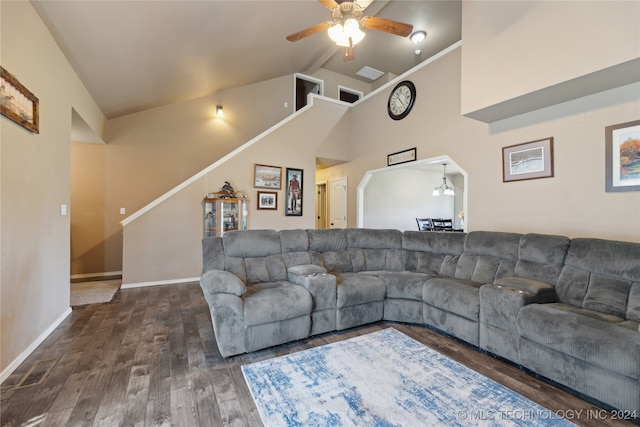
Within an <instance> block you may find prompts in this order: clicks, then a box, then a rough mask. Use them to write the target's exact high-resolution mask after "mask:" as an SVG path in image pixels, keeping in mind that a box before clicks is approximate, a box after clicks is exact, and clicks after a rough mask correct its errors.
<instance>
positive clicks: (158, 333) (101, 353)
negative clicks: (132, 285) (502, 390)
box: [0, 283, 632, 427]
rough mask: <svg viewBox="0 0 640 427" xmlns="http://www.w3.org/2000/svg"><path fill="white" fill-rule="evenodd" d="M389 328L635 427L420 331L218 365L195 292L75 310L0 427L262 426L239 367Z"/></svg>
mask: <svg viewBox="0 0 640 427" xmlns="http://www.w3.org/2000/svg"><path fill="white" fill-rule="evenodd" d="M390 326H393V327H394V328H396V329H398V330H399V331H401V332H403V333H405V334H407V335H409V336H411V337H413V338H414V339H416V340H418V341H420V342H422V343H424V344H426V345H428V346H430V347H432V348H434V349H436V350H438V351H440V352H441V353H443V354H445V355H447V356H448V357H450V358H452V359H455V360H457V361H459V362H461V363H463V364H464V365H466V366H468V367H470V368H471V369H474V370H476V371H478V372H480V373H482V374H484V375H486V376H488V377H490V378H493V379H494V380H496V381H498V382H500V383H502V384H504V385H506V386H507V387H509V388H511V389H513V390H515V391H517V392H518V393H520V394H522V395H524V396H526V397H528V398H529V399H531V400H533V401H535V402H537V403H539V404H541V405H542V406H544V407H546V408H548V409H550V410H552V411H571V412H569V413H570V414H576V415H577V414H578V411H584V412H583V413H582V415H581V417H580V418H578V419H574V420H572V421H573V422H575V423H576V424H577V425H581V426H602V425H611V426H614V425H615V426H623V425H632V424H630V423H627V422H624V421H617V420H611V419H602V418H601V416H602V415H605V414H607V415H608V412H607V411H599V408H597V407H596V406H593V405H591V404H589V403H587V402H585V401H583V400H581V399H579V398H577V397H575V396H572V395H570V394H567V393H565V392H563V391H561V390H558V389H557V388H555V387H552V386H551V385H548V384H546V383H544V382H542V381H539V380H537V379H535V378H533V377H532V376H530V375H528V374H526V373H525V372H523V371H521V370H519V369H518V368H516V367H514V366H511V365H509V364H506V363H504V362H502V361H500V360H498V359H495V358H493V357H491V356H489V355H486V354H483V353H480V352H478V351H476V350H474V349H473V348H470V347H468V346H466V345H464V344H462V343H459V342H457V341H454V340H451V339H449V338H447V337H444V336H442V335H440V334H438V333H435V332H433V331H431V330H429V329H427V328H425V327H423V326H417V325H406V324H396V323H385V322H380V323H376V324H373V325H368V326H365V327H360V328H354V329H351V330H347V331H341V332H335V333H331V334H325V335H321V336H316V337H312V338H309V339H306V340H302V341H297V342H294V343H290V344H286V345H282V346H278V347H274V348H270V349H266V350H262V351H259V352H255V353H251V354H245V355H241V356H236V357H231V358H227V359H223V358H222V357H221V356H220V354H219V352H218V350H217V348H216V346H215V338H214V336H213V330H212V326H211V318H210V315H209V311H208V307H207V304H206V302H205V300H204V297H203V295H202V292H201V291H200V287H199V286H198V284H197V283H194V284H182V285H173V286H157V287H148V288H137V289H128V290H121V291H119V292H118V293H117V294H116V297H115V298H114V300H113V301H112V302H111V303H108V304H95V305H89V306H84V307H79V308H77V309H74V310H73V314H72V315H71V316H69V317H68V318H67V319H66V320H65V321H64V322H63V323H62V324H61V325H60V326H59V327H58V328H57V329H56V330H55V331H54V332H53V333H52V334H51V335H50V336H49V337H48V338H47V339H46V341H45V342H44V343H43V344H42V345H40V346H39V347H38V348H37V349H36V350H35V351H34V352H33V354H31V355H30V356H29V358H28V359H27V360H26V361H25V362H24V363H23V364H21V365H20V367H19V368H18V369H17V370H16V371H15V372H14V373H13V374H12V375H11V376H10V377H9V378H8V379H7V380H6V381H5V382H4V383H3V384H2V386H1V390H0V392H1V393H0V411H1V425H2V426H3V427H4V426H56V427H58V426H110V427H111V426H222V425H225V426H227V425H231V426H261V425H262V423H261V421H260V416H259V415H258V412H257V409H256V407H255V405H254V403H253V400H252V398H251V395H250V394H249V390H248V389H247V386H246V384H245V382H244V378H243V376H242V372H241V370H240V367H241V366H242V365H243V364H247V363H252V362H255V361H258V360H262V359H265V358H271V357H274V356H278V355H281V354H286V353H290V352H295V351H299V350H302V349H305V348H310V347H315V346H320V345H323V344H327V343H329V342H335V341H340V340H344V339H346V338H350V337H353V336H357V335H360V334H365V333H368V332H371V331H375V330H379V329H381V328H387V327H390ZM588 411H592V412H591V417H590V418H592V419H588V417H587V415H586V414H587V413H588ZM594 414H596V415H597V416H594Z"/></svg>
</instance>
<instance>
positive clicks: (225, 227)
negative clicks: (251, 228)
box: [202, 198, 247, 237]
mask: <svg viewBox="0 0 640 427" xmlns="http://www.w3.org/2000/svg"><path fill="white" fill-rule="evenodd" d="M202 205H203V207H204V237H213V236H222V235H223V234H224V233H226V232H227V231H231V230H246V229H247V199H232V198H224V199H223V198H205V199H204V200H203V201H202Z"/></svg>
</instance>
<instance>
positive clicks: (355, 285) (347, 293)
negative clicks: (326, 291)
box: [336, 273, 387, 308]
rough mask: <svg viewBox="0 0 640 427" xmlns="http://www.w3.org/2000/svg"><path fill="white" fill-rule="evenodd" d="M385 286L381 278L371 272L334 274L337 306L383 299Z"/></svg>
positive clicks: (385, 290)
mask: <svg viewBox="0 0 640 427" xmlns="http://www.w3.org/2000/svg"><path fill="white" fill-rule="evenodd" d="M386 292H387V288H386V286H385V284H384V282H383V281H382V279H380V278H378V277H376V276H374V275H372V274H361V273H340V274H336V293H337V303H336V304H337V307H338V308H342V307H349V306H352V305H358V304H364V303H369V302H379V301H384V297H385V295H386Z"/></svg>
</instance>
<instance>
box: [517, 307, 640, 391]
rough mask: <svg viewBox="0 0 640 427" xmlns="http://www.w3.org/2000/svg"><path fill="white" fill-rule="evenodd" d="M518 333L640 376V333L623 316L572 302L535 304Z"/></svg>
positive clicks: (523, 315) (523, 317) (524, 311)
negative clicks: (627, 323) (590, 308)
mask: <svg viewBox="0 0 640 427" xmlns="http://www.w3.org/2000/svg"><path fill="white" fill-rule="evenodd" d="M517 326H518V333H519V334H520V335H521V336H522V337H524V338H526V339H528V340H530V341H533V342H535V343H537V344H540V345H542V346H545V347H548V348H551V349H553V350H555V351H558V352H560V353H563V354H567V355H569V356H572V357H575V358H576V359H580V360H582V361H584V362H588V363H591V364H593V365H596V366H599V367H601V368H603V369H608V370H611V371H613V372H616V373H618V374H621V375H625V376H627V377H631V378H640V372H639V371H640V334H638V332H637V331H635V330H633V329H632V328H630V327H628V326H627V325H626V324H625V322H624V320H623V319H622V318H620V317H617V316H613V315H610V314H605V313H601V312H599V311H595V310H588V309H582V308H578V307H575V306H572V305H570V304H563V303H552V304H531V305H528V306H525V307H523V308H522V309H521V310H520V311H519V312H518V318H517Z"/></svg>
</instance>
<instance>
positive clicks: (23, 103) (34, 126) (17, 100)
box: [0, 66, 40, 133]
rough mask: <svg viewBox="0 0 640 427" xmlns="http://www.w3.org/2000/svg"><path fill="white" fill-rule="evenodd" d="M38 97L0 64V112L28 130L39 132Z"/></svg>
mask: <svg viewBox="0 0 640 427" xmlns="http://www.w3.org/2000/svg"><path fill="white" fill-rule="evenodd" d="M39 103H40V101H39V100H38V98H37V97H36V96H35V95H34V94H32V93H31V92H29V90H27V88H26V87H24V86H22V84H21V83H20V82H19V81H18V79H16V78H15V77H14V76H13V75H12V74H10V73H9V72H8V71H7V70H5V69H4V67H1V66H0V112H1V113H2V115H3V116H5V117H6V118H8V119H9V120H11V121H12V122H14V123H16V124H17V125H20V126H22V127H23V128H25V129H26V130H28V131H29V132H33V133H40V125H39V120H40V119H39V111H38V108H39V107H38V106H39Z"/></svg>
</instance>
